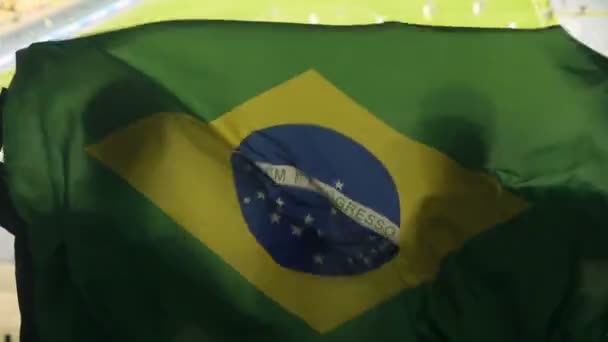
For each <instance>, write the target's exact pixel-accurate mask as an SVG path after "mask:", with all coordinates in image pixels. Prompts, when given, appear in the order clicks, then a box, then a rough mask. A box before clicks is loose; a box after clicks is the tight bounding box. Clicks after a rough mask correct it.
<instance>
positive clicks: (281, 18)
mask: <svg viewBox="0 0 608 342" xmlns="http://www.w3.org/2000/svg"><path fill="white" fill-rule="evenodd" d="M575 1H576V0H575ZM195 18H197V19H201V18H203V19H234V20H250V21H276V22H296V23H308V24H323V25H341V24H377V23H382V22H387V21H401V22H408V23H415V24H427V25H439V26H472V27H494V28H507V27H508V28H512V29H530V28H540V27H546V26H550V25H553V24H555V22H554V18H553V15H552V12H551V11H550V10H549V0H306V1H304V0H301V1H293V0H222V1H218V0H0V87H1V86H4V87H6V86H8V84H9V83H10V79H11V77H12V75H13V72H12V69H13V68H14V63H15V61H14V56H15V52H16V51H17V50H19V49H22V48H24V47H27V46H28V45H30V44H31V43H33V42H36V41H46V40H56V39H64V38H69V37H74V36H78V35H83V34H91V33H93V32H101V31H106V30H111V29H117V28H124V27H128V26H133V25H137V24H141V23H146V22H153V21H161V20H169V19H195ZM11 246H12V240H11V238H10V236H9V235H8V234H7V233H5V232H4V231H3V230H2V229H0V340H1V341H17V335H18V328H19V315H18V307H17V297H16V294H15V284H14V275H13V273H14V268H13V265H12V247H11ZM9 335H10V336H11V337H9Z"/></svg>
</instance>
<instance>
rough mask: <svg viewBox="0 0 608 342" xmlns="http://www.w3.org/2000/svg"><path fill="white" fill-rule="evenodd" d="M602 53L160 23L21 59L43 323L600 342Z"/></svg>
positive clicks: (20, 188)
mask: <svg viewBox="0 0 608 342" xmlns="http://www.w3.org/2000/svg"><path fill="white" fill-rule="evenodd" d="M607 120H608V60H606V59H605V58H603V57H601V56H599V55H596V54H595V53H594V52H592V51H591V50H587V49H586V48H585V47H583V46H581V45H579V43H577V42H576V41H574V40H572V39H571V38H570V37H569V36H568V34H567V33H565V32H564V31H562V30H561V29H559V28H552V29H546V30H540V31H517V32H516V31H509V30H504V31H500V30H478V29H456V28H441V29H440V28H424V27H417V26H410V25H405V24H383V25H375V26H361V27H323V26H304V25H288V24H270V23H267V24H262V23H240V22H213V21H208V22H206V21H191V22H166V23H159V24H152V25H145V26H141V27H137V28H133V29H128V30H123V31H117V32H111V33H106V34H101V35H96V36H91V37H87V38H81V39H75V40H70V41H63V42H46V43H41V44H35V45H33V46H31V47H29V48H27V49H25V50H23V51H21V52H20V53H19V54H18V62H17V73H16V77H15V79H14V81H13V83H12V84H11V87H10V89H9V93H8V98H7V103H6V104H5V107H4V108H3V125H4V127H3V129H4V144H5V145H4V147H5V164H6V170H7V181H8V186H9V189H10V194H11V198H12V200H13V202H14V205H15V207H16V208H17V210H18V212H19V214H20V215H21V216H22V218H23V220H24V221H25V222H26V234H27V236H28V238H29V244H30V246H29V250H31V254H32V260H33V262H32V264H33V269H32V277H33V291H32V292H33V295H32V296H33V298H32V303H33V304H32V305H33V312H34V314H33V316H32V317H33V320H34V323H35V326H36V328H37V332H38V334H39V335H40V340H41V341H62V342H72V341H74V342H75V341H78V342H81V341H92V342H93V341H100V342H101V341H159V342H161V341H162V342H167V341H171V342H191V341H192V342H193V341H303V342H304V341H376V340H378V341H412V342H428V341H432V342H461V341H467V342H487V341H493V342H503V341H504V342H512V341H535V342H536V341H547V342H583V341H589V342H604V341H608V247H607V246H608V228H606V224H605V222H606V219H607V218H608V207H607V202H606V193H607V192H608V178H606V175H607V174H608V154H607V153H608V133H607V132H608V130H607V128H608V121H607Z"/></svg>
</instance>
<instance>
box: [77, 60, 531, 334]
mask: <svg viewBox="0 0 608 342" xmlns="http://www.w3.org/2000/svg"><path fill="white" fill-rule="evenodd" d="M403 115H404V116H405V115H408V113H407V112H404V113H403ZM281 127H307V128H306V129H310V130H311V132H317V131H318V130H321V131H322V132H325V133H323V134H326V133H327V134H330V135H331V134H337V135H339V136H341V137H343V138H341V139H342V140H341V141H349V144H351V143H352V144H353V145H357V146H361V150H365V151H367V152H366V153H369V155H371V156H373V158H371V159H370V161H371V160H372V159H373V161H371V162H373V163H377V164H378V165H379V166H378V167H379V168H382V169H383V170H386V177H387V178H386V179H388V180H389V181H387V182H388V183H387V184H389V183H390V184H391V186H394V189H396V190H395V196H396V197H395V201H393V202H392V203H385V204H382V205H379V204H376V203H372V202H366V198H365V196H359V197H360V198H359V197H356V196H354V195H352V194H353V193H352V192H349V191H350V190H351V189H352V188H353V187H356V186H358V184H356V183H361V184H365V185H366V186H367V187H368V188H366V189H374V187H377V186H379V184H380V180H379V179H373V177H372V179H367V178H361V177H360V178H356V180H357V181H356V182H349V181H347V180H346V179H341V176H340V175H336V178H335V179H332V180H331V181H329V180H323V179H322V177H316V175H315V174H308V175H305V174H304V173H303V172H302V170H301V169H300V165H298V162H297V161H298V156H297V155H291V154H290V153H291V152H290V151H295V149H291V147H290V146H287V145H285V146H284V145H280V146H279V147H278V148H279V149H281V153H283V154H284V157H285V158H286V159H285V160H294V163H293V164H288V163H286V162H283V163H278V162H276V161H273V160H271V159H268V160H267V161H265V162H260V161H257V162H255V163H252V164H251V165H247V166H251V167H253V168H254V169H256V170H254V171H252V170H248V171H247V172H255V171H259V173H258V174H261V175H263V176H265V177H266V178H267V179H265V180H264V181H268V180H269V179H270V181H272V182H273V184H271V185H270V188H269V189H267V190H264V191H258V192H255V191H252V192H250V193H245V194H244V195H243V194H242V193H241V192H242V191H240V190H239V189H238V188H237V186H236V185H235V182H237V181H238V180H239V179H240V178H239V176H238V175H237V174H236V171H235V169H234V167H233V165H232V162H233V160H234V159H233V158H235V156H236V157H238V156H239V154H244V153H245V150H246V149H247V148H252V149H255V148H257V147H256V146H253V147H252V146H249V145H248V144H245V143H244V141H245V142H248V141H250V140H247V139H249V137H251V136H258V137H260V136H261V137H262V138H267V139H266V140H256V141H255V144H258V143H259V144H262V145H263V144H272V143H273V139H274V138H273V136H272V134H274V133H273V132H275V133H276V132H283V131H280V130H277V129H278V128H281ZM331 132H334V133H331ZM277 134H278V133H277ZM306 139H310V140H311V142H312V141H313V140H314V139H316V138H315V136H313V135H310V136H308V137H307V138H306V137H305V139H300V140H298V141H296V142H294V143H297V144H300V145H301V146H305V144H306V143H307V141H305V140H306ZM252 144H254V143H252ZM255 144H254V145H255ZM302 144H304V145H302ZM330 147H331V146H327V148H328V149H329V148H330ZM357 148H358V147H357ZM88 150H89V153H90V154H91V155H93V156H94V157H95V158H97V159H98V160H100V161H101V162H102V163H103V164H105V165H106V166H108V167H109V168H110V169H111V170H113V171H114V172H115V173H117V174H118V175H120V176H121V177H122V178H124V179H125V180H126V181H127V182H128V183H129V184H130V185H131V186H133V187H134V188H135V189H137V191H139V192H140V193H141V194H143V195H144V196H145V197H147V198H148V199H149V200H150V201H151V202H153V203H154V204H155V205H156V206H158V207H159V208H160V209H162V210H163V211H164V212H165V213H166V214H167V215H169V216H170V217H171V218H172V219H173V220H174V221H175V222H176V223H177V224H179V225H180V226H181V227H183V228H184V229H186V230H187V231H189V232H190V233H191V234H192V235H193V236H195V237H196V238H198V239H199V240H200V242H201V243H202V244H203V245H205V246H206V247H207V248H209V249H210V250H212V251H213V252H214V253H216V254H217V255H218V256H219V257H221V258H222V259H223V260H224V261H225V262H226V263H227V264H228V265H230V266H231V267H232V268H233V269H234V270H236V271H237V272H238V273H240V274H241V275H242V276H243V277H244V278H245V279H246V280H247V281H248V282H249V283H250V284H252V285H253V286H255V287H256V288H257V289H259V290H260V291H261V292H263V293H264V294H265V295H266V296H268V297H269V298H271V299H272V300H273V301H274V302H276V303H278V304H279V305H280V306H281V307H283V308H284V309H285V310H287V311H288V312H290V313H291V314H293V315H295V316H297V317H299V318H300V319H302V320H303V321H305V322H306V323H307V324H308V325H309V326H310V327H311V328H313V329H314V330H316V331H318V332H320V333H325V332H328V331H331V330H332V329H335V328H336V327H338V326H339V325H341V324H343V323H345V322H347V321H349V320H351V319H353V318H355V317H357V316H359V315H361V314H363V313H365V312H366V311H368V310H370V309H372V308H374V307H376V306H377V305H379V304H380V303H382V302H384V301H386V300H388V299H389V298H391V297H392V296H395V295H396V294H398V293H400V292H401V291H403V290H404V289H407V288H411V287H413V286H416V285H418V284H420V283H421V282H423V281H425V280H429V279H430V278H432V277H433V276H434V275H435V274H436V273H437V271H438V269H439V263H440V261H441V259H442V258H443V257H445V256H446V254H447V253H449V252H450V251H453V250H455V249H457V248H458V247H459V246H461V245H462V243H463V242H464V241H466V240H467V239H469V238H470V237H472V236H474V235H476V234H478V233H479V232H480V231H482V230H484V229H487V228H490V227H492V226H493V225H496V224H498V223H500V222H503V221H505V220H508V219H509V218H511V217H513V216H514V215H516V214H518V213H519V212H521V211H522V210H524V209H525V208H526V206H527V204H526V203H525V202H524V201H523V200H521V199H519V198H517V197H516V196H514V195H513V194H511V193H509V192H508V191H506V190H504V189H502V188H501V187H500V185H499V184H498V183H497V182H496V181H495V180H494V179H492V178H490V177H488V176H486V175H482V174H478V173H475V172H471V171H468V170H466V169H464V168H463V167H461V166H460V165H458V164H457V163H456V162H455V161H453V160H451V159H450V158H448V157H447V156H446V155H444V154H442V153H440V152H439V151H437V150H435V149H433V148H430V147H428V146H425V145H423V144H421V143H418V142H416V141H414V140H412V139H410V138H408V137H406V136H404V135H402V134H401V133H399V132H397V131H396V130H395V129H393V128H391V127H390V126H388V125H387V124H386V123H384V122H382V121H381V120H379V119H378V118H377V117H376V116H374V114H372V113H370V112H369V111H368V110H367V109H365V108H364V107H362V106H361V105H359V104H358V103H357V102H356V101H354V100H353V99H351V98H350V97H349V96H348V95H346V94H345V93H344V92H342V91H341V90H340V89H338V88H337V87H336V86H334V85H333V84H332V83H331V82H329V81H328V80H327V79H325V78H324V77H323V76H322V75H320V74H319V73H318V72H316V71H308V72H305V73H303V74H301V75H299V76H297V77H295V78H293V79H291V80H287V81H286V82H284V83H282V84H280V85H278V86H276V87H274V88H272V89H269V90H267V91H266V92H264V93H262V94H260V95H258V96H256V97H254V98H252V99H250V100H248V101H246V102H245V103H243V104H242V105H240V106H238V107H236V108H234V109H233V110H232V111H230V112H228V113H225V114H224V115H222V116H220V117H219V118H218V119H216V120H215V121H212V122H210V123H205V122H202V121H199V120H198V119H196V118H195V117H194V116H192V115H189V114H185V113H158V114H156V115H152V116H149V117H146V118H144V119H141V120H139V121H137V122H135V123H133V124H131V125H129V126H127V127H124V128H122V129H119V130H117V131H115V132H113V133H111V134H110V135H108V136H107V137H105V139H104V140H103V141H101V142H100V143H99V144H96V145H92V146H89V148H88ZM256 151H257V150H256ZM260 151H261V150H260ZM260 153H262V152H260ZM346 157H348V156H346ZM355 157H356V156H354V155H353V158H355ZM260 158H262V157H260ZM264 158H266V157H264ZM317 162H318V165H316V166H315V168H317V169H319V168H323V167H324V166H327V165H326V163H328V162H329V161H327V160H324V159H323V158H322V157H321V156H319V159H318V160H317ZM355 171H357V170H353V172H355ZM359 171H360V170H359ZM243 172H245V171H243ZM382 172H383V171H382ZM311 173H314V171H313V172H311ZM283 188H285V189H294V188H297V189H296V190H297V191H303V192H302V193H304V192H306V193H308V192H310V193H314V194H315V196H321V197H323V198H325V197H327V198H328V201H329V203H331V204H332V205H333V207H332V208H331V213H330V211H329V210H327V215H328V217H329V218H328V219H327V220H331V219H333V218H332V217H333V216H340V215H342V217H344V218H345V221H338V222H350V223H348V224H352V222H356V223H358V224H359V226H360V228H361V230H362V231H365V232H366V233H365V234H367V235H365V236H368V235H369V237H370V239H377V240H384V243H385V245H384V246H388V248H389V249H390V248H392V250H394V251H395V252H394V253H393V254H391V255H388V254H387V255H386V258H385V260H384V261H383V262H382V263H377V264H376V265H375V266H374V267H371V266H370V267H369V269H366V270H364V271H361V270H363V268H361V267H365V266H366V265H368V266H369V265H371V263H372V262H373V258H374V257H376V258H378V255H381V254H382V253H383V251H382V249H381V248H369V249H365V251H364V252H365V253H362V252H361V253H359V254H361V255H360V260H358V259H357V257H358V256H357V255H353V256H352V257H350V256H348V255H346V257H345V258H344V263H345V265H347V264H355V263H359V264H357V265H359V266H356V267H359V268H356V267H355V266H353V267H355V268H353V272H351V273H348V274H346V273H345V274H339V272H338V273H336V269H332V268H331V267H332V262H334V261H332V260H330V258H329V257H330V255H323V254H313V255H306V258H305V259H306V260H304V261H301V260H300V259H298V258H299V257H300V256H301V255H299V254H298V255H296V254H294V253H295V252H294V251H291V252H290V251H289V250H288V249H289V248H287V250H285V248H283V249H281V247H282V246H281V245H279V246H276V245H272V243H271V244H270V245H268V244H267V242H268V239H270V240H272V239H273V238H274V237H276V236H279V235H280V234H287V235H289V236H290V238H291V239H294V241H295V240H297V239H299V238H301V237H302V236H303V235H306V234H313V233H314V231H313V229H312V228H313V227H319V228H325V227H322V226H315V225H316V224H317V223H318V222H319V221H320V219H319V217H318V216H316V215H314V214H313V213H305V212H302V213H301V214H302V215H301V216H300V217H299V218H298V220H301V221H299V223H298V224H295V223H293V222H292V224H290V225H285V224H286V223H285V221H286V220H288V219H290V215H289V214H288V213H289V210H292V209H293V205H292V203H293V200H292V198H290V197H288V196H285V195H284V194H285V193H283V192H281V191H282V190H281V189H283ZM273 191H275V192H277V191H278V192H279V193H280V194H281V195H280V196H279V197H276V198H274V199H273V200H272V201H270V200H269V198H270V197H272V196H274V194H275V192H273ZM289 191H291V190H289ZM293 191H295V190H293ZM370 191H371V190H370ZM288 194H291V195H293V194H295V192H289V193H288ZM298 194H299V193H298ZM259 201H265V202H264V203H267V206H271V205H272V208H273V209H272V210H270V211H268V212H264V213H263V214H264V215H262V216H259V215H258V214H259V211H260V210H262V209H259V210H258V209H256V210H251V209H248V208H252V206H253V205H255V204H256V203H262V202H259ZM290 205H292V206H291V207H290ZM267 206H266V205H265V206H263V207H257V208H267ZM384 206H393V207H394V210H393V212H395V213H398V215H397V214H386V212H387V211H386V210H385V207H384ZM297 209H298V208H296V209H293V210H296V211H294V212H296V213H298V214H299V212H297ZM264 210H265V209H264ZM266 214H268V215H267V216H266ZM305 214H306V215H305ZM256 215H258V216H256ZM391 215H392V216H391ZM251 217H257V218H259V217H263V218H264V220H265V221H264V222H263V224H258V223H255V222H252V220H251V219H250V218H251ZM327 222H329V221H327ZM345 224H346V223H345ZM281 225H283V226H281ZM260 227H267V228H268V229H269V230H268V231H263V232H260V230H259V229H261V228H260ZM279 227H282V228H279ZM288 227H289V229H290V230H289V231H285V230H286V229H288ZM258 228H259V229H258ZM338 228H339V227H338ZM264 229H266V228H264ZM272 229H275V230H272ZM277 229H283V230H281V231H279V230H277ZM318 233H319V234H321V231H320V230H319V231H318ZM264 234H265V235H264ZM332 238H335V239H341V238H344V237H341V236H337V237H328V238H327V239H329V240H326V241H333V240H331V239H332ZM289 241H291V240H289ZM354 242H355V243H357V241H354ZM269 246H270V247H269ZM277 253H278V254H277ZM280 253H284V254H285V253H287V254H285V255H279V254H280ZM290 253H291V254H290ZM345 253H348V252H345ZM281 258H283V259H281ZM285 260H287V261H285ZM293 260H296V261H297V262H299V263H300V264H297V262H295V263H294V264H293V265H295V266H293V265H292V264H290V262H292V261H293ZM335 262H337V261H335ZM292 266H293V267H292ZM298 267H300V268H298ZM306 267H309V268H310V269H317V270H321V271H323V270H324V272H326V273H323V272H316V273H315V272H312V271H303V270H305V268H306ZM315 267H316V268H315ZM355 271H356V272H355ZM201 272H204V270H201ZM327 272H329V273H331V272H334V273H332V274H327Z"/></svg>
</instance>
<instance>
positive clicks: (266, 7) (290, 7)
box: [0, 0, 555, 86]
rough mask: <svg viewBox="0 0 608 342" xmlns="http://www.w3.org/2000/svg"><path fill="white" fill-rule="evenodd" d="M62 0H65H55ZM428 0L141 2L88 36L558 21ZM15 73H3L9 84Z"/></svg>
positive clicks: (510, 3) (537, 6) (532, 5)
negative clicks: (236, 23) (166, 29)
mask: <svg viewBox="0 0 608 342" xmlns="http://www.w3.org/2000/svg"><path fill="white" fill-rule="evenodd" d="M56 1H61V0H56ZM426 3H427V0H306V1H294V0H142V3H141V4H139V5H137V6H135V7H133V8H131V9H130V10H128V11H126V12H124V13H121V14H119V15H117V16H116V17H114V18H112V19H110V20H109V21H107V22H105V23H104V24H103V25H101V26H99V27H96V28H95V29H94V30H93V31H91V32H88V33H87V34H92V33H97V32H102V31H108V30H114V29H119V28H125V27H130V26H135V25H138V24H143V23H147V22H155V21H163V20H175V19H235V20H250V21H281V22H297V23H307V22H309V18H310V16H311V13H314V15H315V18H317V19H318V21H319V23H321V24H328V25H340V24H344V25H345V24H371V23H375V22H376V21H377V20H378V19H379V18H382V19H383V20H385V21H402V22H408V23H415V24H428V25H441V26H446V25H447V26H462V25H466V26H475V27H507V26H508V25H510V24H512V23H515V24H516V25H517V27H518V28H538V27H545V26H547V25H553V24H555V23H554V22H553V21H547V20H546V19H545V18H544V17H543V16H541V15H540V14H541V13H542V12H543V9H544V8H546V6H547V4H548V0H485V1H483V8H482V10H481V12H480V14H479V15H475V14H474V13H473V10H472V3H473V1H472V0H434V1H433V2H432V3H433V10H432V16H431V17H430V18H428V17H425V16H424V15H423V10H422V8H423V6H424V5H425V4H426ZM11 77H12V75H10V74H5V75H0V86H7V85H8V83H9V81H10V79H11Z"/></svg>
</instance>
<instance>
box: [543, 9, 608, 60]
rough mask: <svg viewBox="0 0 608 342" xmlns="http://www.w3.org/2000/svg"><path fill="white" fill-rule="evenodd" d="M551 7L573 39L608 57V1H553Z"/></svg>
mask: <svg viewBox="0 0 608 342" xmlns="http://www.w3.org/2000/svg"><path fill="white" fill-rule="evenodd" d="M551 5H552V7H553V12H554V14H555V16H556V18H557V20H558V22H559V24H560V25H561V26H562V27H563V28H564V29H565V30H566V31H567V32H568V33H569V34H570V35H571V36H572V37H574V38H575V39H576V40H578V41H580V42H581V43H583V44H585V45H586V46H587V47H589V48H591V49H593V50H595V51H597V52H598V53H600V54H602V55H604V56H605V57H608V0H551Z"/></svg>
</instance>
